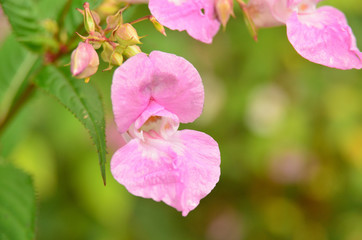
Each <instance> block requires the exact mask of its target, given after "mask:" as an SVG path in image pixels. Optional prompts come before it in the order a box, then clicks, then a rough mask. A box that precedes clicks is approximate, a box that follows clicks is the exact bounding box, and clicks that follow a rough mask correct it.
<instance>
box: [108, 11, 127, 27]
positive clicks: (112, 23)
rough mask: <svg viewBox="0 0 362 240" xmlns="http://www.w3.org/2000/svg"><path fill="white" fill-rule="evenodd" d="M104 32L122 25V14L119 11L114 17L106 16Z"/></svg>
mask: <svg viewBox="0 0 362 240" xmlns="http://www.w3.org/2000/svg"><path fill="white" fill-rule="evenodd" d="M106 22H107V27H106V30H113V29H115V28H116V27H117V26H119V25H121V24H122V23H123V19H122V13H121V12H120V11H119V12H117V13H116V14H115V15H111V16H108V17H107V19H106Z"/></svg>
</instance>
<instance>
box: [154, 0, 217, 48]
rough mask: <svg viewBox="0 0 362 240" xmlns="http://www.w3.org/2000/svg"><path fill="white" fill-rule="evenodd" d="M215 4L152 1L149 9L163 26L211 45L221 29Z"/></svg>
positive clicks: (190, 0) (208, 1)
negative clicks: (184, 32) (185, 32)
mask: <svg viewBox="0 0 362 240" xmlns="http://www.w3.org/2000/svg"><path fill="white" fill-rule="evenodd" d="M214 4H215V1H214V0H150V1H149V8H150V11H151V13H152V15H153V16H154V17H155V18H156V19H157V20H158V21H159V22H160V23H161V24H162V25H164V26H166V27H168V28H170V29H172V30H179V31H184V30H186V31H187V33H188V34H189V35H190V36H191V37H193V38H195V39H197V40H199V41H201V42H205V43H211V42H212V39H213V37H214V36H215V34H216V33H217V32H218V30H219V27H220V22H219V21H218V19H217V18H216V12H215V8H214Z"/></svg>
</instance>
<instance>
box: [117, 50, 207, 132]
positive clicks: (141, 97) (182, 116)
mask: <svg viewBox="0 0 362 240" xmlns="http://www.w3.org/2000/svg"><path fill="white" fill-rule="evenodd" d="M111 89H112V90H111V98H112V104H113V113H114V116H115V121H116V123H117V126H118V130H119V131H120V132H121V133H123V132H125V131H127V129H128V128H129V127H130V125H131V124H132V123H133V122H134V121H135V120H136V119H137V118H138V117H139V116H140V115H141V113H142V112H143V111H144V110H145V109H146V108H147V107H148V105H149V103H150V101H155V102H157V103H158V104H159V105H162V106H163V107H164V108H165V109H166V110H167V111H169V112H172V113H174V114H176V115H177V116H178V118H179V120H180V122H184V123H187V122H192V121H194V120H195V119H196V118H198V117H199V116H200V114H201V112H202V108H203V103H204V88H203V85H202V81H201V77H200V75H199V73H198V72H197V70H196V69H195V68H194V67H193V66H192V64H191V63H189V62H188V61H186V60H185V59H184V58H182V57H178V56H176V55H174V54H169V53H163V52H158V51H153V52H151V54H150V56H149V57H147V55H146V54H144V53H139V54H137V55H136V56H134V57H132V58H130V59H129V60H127V61H126V62H125V63H124V64H122V65H121V66H120V67H119V68H118V69H117V70H116V71H115V73H114V75H113V83H112V87H111Z"/></svg>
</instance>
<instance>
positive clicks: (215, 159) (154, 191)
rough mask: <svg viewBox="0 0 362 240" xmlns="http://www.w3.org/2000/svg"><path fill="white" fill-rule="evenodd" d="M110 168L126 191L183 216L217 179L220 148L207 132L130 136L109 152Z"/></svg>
mask: <svg viewBox="0 0 362 240" xmlns="http://www.w3.org/2000/svg"><path fill="white" fill-rule="evenodd" d="M111 171H112V174H113V176H114V178H115V179H116V180H117V181H118V182H119V183H121V184H123V185H124V186H125V187H126V188H127V190H128V191H129V192H130V193H132V194H134V195H136V196H140V197H144V198H152V199H153V200H155V201H163V202H165V203H166V204H168V205H170V206H172V207H174V208H176V209H177V210H178V211H182V215H183V216H186V215H187V214H188V213H189V212H190V211H191V210H193V209H194V208H196V207H197V205H198V204H199V201H200V199H202V198H204V197H205V196H206V195H207V194H209V193H210V191H211V190H212V189H213V188H214V187H215V185H216V183H217V182H218V181H219V176H220V152H219V148H218V145H217V143H216V142H215V141H214V140H213V139H212V138H211V137H210V136H209V135H206V134H204V133H202V132H197V131H191V130H183V131H180V132H177V133H176V134H175V136H174V139H173V141H168V142H166V141H164V140H161V139H158V140H153V141H152V142H147V143H145V142H142V141H141V140H139V139H133V140H132V141H130V142H129V143H128V144H127V145H126V146H124V147H122V148H121V149H119V150H118V151H117V152H116V153H115V154H114V155H113V157H112V160H111Z"/></svg>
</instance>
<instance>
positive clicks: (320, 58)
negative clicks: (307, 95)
mask: <svg viewBox="0 0 362 240" xmlns="http://www.w3.org/2000/svg"><path fill="white" fill-rule="evenodd" d="M319 1H321V0H251V1H250V2H249V3H248V6H249V9H251V16H252V18H253V20H255V23H256V25H257V27H269V26H273V25H277V23H278V22H280V23H282V24H285V25H286V28H287V36H288V39H289V41H290V43H291V44H292V45H293V47H294V48H295V50H296V51H297V52H298V53H299V54H300V55H301V56H302V57H304V58H306V59H308V60H309V61H311V62H315V63H318V64H321V65H325V66H327V67H332V68H338V69H352V68H356V69H361V68H362V53H361V52H360V51H359V50H358V48H357V45H356V39H355V37H354V35H353V33H352V30H351V28H350V27H349V26H348V23H347V20H346V17H345V16H344V14H343V13H342V12H341V11H339V10H338V9H336V8H334V7H330V6H323V7H320V8H317V7H316V5H317V3H318V2H319ZM258 6H259V9H258V8H257V7H258ZM258 10H260V11H258ZM271 16H272V17H273V18H271ZM268 24H269V25H268Z"/></svg>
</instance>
